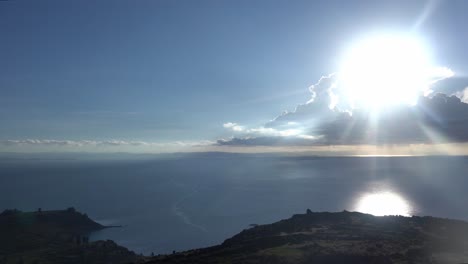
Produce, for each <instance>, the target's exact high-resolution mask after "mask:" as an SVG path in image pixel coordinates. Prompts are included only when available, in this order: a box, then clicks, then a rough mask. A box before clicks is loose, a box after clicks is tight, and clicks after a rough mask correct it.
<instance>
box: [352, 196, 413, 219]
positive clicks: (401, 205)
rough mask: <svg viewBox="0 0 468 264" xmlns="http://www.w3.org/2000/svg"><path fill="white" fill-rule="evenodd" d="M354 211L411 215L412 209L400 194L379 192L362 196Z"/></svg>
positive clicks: (378, 214) (373, 213)
mask: <svg viewBox="0 0 468 264" xmlns="http://www.w3.org/2000/svg"><path fill="white" fill-rule="evenodd" d="M354 211H358V212H361V213H366V214H372V215H376V216H383V215H403V216H410V215H411V212H412V209H411V206H410V204H409V203H408V201H406V200H405V199H404V198H403V197H402V196H400V195H399V194H397V193H393V192H379V193H369V194H365V195H363V196H361V197H360V198H359V199H358V201H357V203H356V206H355V210H354Z"/></svg>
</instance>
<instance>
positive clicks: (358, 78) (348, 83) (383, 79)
mask: <svg viewBox="0 0 468 264" xmlns="http://www.w3.org/2000/svg"><path fill="white" fill-rule="evenodd" d="M430 74H431V62H430V59H429V54H428V52H427V49H426V48H425V46H424V45H423V43H422V42H421V41H420V40H418V39H417V38H415V37H411V36H400V35H383V36H374V37H370V38H366V39H363V40H361V41H358V42H357V43H356V44H355V45H353V46H352V47H351V49H349V51H348V52H347V55H346V56H345V59H344V61H343V63H342V65H341V69H340V73H339V76H340V86H341V87H342V89H344V93H345V95H346V97H347V99H348V100H349V101H350V103H351V104H352V105H354V106H357V107H370V108H376V107H377V108H379V107H382V106H388V105H394V104H415V103H416V102H417V98H418V96H419V95H421V94H423V93H425V92H426V91H427V89H428V85H429V83H430V81H431V80H430V78H431V76H430Z"/></svg>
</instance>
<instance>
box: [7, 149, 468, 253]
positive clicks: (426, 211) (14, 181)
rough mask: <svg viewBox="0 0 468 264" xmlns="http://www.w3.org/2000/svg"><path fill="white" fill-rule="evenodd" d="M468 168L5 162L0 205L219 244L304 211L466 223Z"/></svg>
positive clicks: (235, 158)
mask: <svg viewBox="0 0 468 264" xmlns="http://www.w3.org/2000/svg"><path fill="white" fill-rule="evenodd" d="M467 172H468V157H435V156H434V157H290V156H279V155H263V156H262V155H248V154H245V155H242V154H222V153H209V154H190V155H178V156H177V155H176V156H173V157H163V158H158V157H157V156H155V158H143V159H128V160H126V159H118V160H112V159H108V160H104V159H102V160H100V159H83V160H81V159H70V160H68V159H63V160H54V159H51V160H40V159H39V160H35V159H2V160H1V162H0V209H1V210H4V209H7V208H18V209H20V210H23V211H28V210H36V209H37V208H39V207H41V208H42V209H43V210H49V209H65V208H67V207H70V206H73V207H75V208H76V209H77V210H79V211H81V212H85V213H87V214H88V215H89V216H90V217H91V218H92V219H94V220H96V221H98V222H100V223H102V224H105V225H123V226H124V227H122V228H112V229H105V230H102V231H99V232H96V233H94V234H93V236H92V239H94V240H96V239H112V240H114V241H116V242H117V243H119V244H121V245H123V246H126V247H128V248H129V249H131V250H134V251H135V252H137V253H144V254H150V253H151V252H154V253H155V254H159V253H169V252H172V250H176V251H180V250H186V249H191V248H199V247H205V246H210V245H214V244H217V243H221V242H222V241H223V240H224V239H226V238H228V237H230V236H232V235H234V234H236V233H238V232H240V231H241V230H242V229H245V228H248V227H249V225H250V224H265V223H271V222H275V221H278V220H280V219H284V218H288V217H290V216H291V215H292V214H295V213H304V212H305V211H306V209H307V208H310V209H311V210H312V211H342V210H349V211H354V210H364V211H367V212H374V211H372V210H380V211H375V212H376V213H381V214H387V213H391V214H393V213H395V214H408V215H413V214H414V215H432V216H439V217H448V218H456V219H462V220H468V210H466V205H467V204H468V192H467V191H466V188H467V186H468V173H467ZM382 210H383V211H382Z"/></svg>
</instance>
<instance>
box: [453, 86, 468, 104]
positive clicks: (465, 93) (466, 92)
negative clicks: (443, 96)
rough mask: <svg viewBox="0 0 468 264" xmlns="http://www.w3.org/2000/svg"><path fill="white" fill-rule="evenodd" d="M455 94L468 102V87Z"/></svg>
mask: <svg viewBox="0 0 468 264" xmlns="http://www.w3.org/2000/svg"><path fill="white" fill-rule="evenodd" d="M455 96H457V97H458V98H460V100H461V101H462V102H464V103H466V104H468V87H466V88H465V89H463V90H462V91H459V92H456V93H455Z"/></svg>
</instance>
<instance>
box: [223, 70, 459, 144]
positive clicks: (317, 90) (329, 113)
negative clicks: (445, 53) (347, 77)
mask: <svg viewBox="0 0 468 264" xmlns="http://www.w3.org/2000/svg"><path fill="white" fill-rule="evenodd" d="M446 77H449V75H446ZM443 79H444V78H443V77H438V79H437V80H434V83H435V82H436V81H440V80H443ZM337 83H338V82H337V76H336V74H331V75H328V76H324V77H322V78H320V80H319V81H318V82H317V83H316V84H314V85H312V86H311V87H310V88H309V90H310V92H311V98H310V99H309V100H308V101H307V102H306V103H304V104H300V105H298V106H297V107H296V109H295V110H294V111H291V112H288V111H286V112H283V113H282V114H281V115H279V116H277V117H276V118H274V119H273V120H271V121H269V122H266V123H265V124H263V125H262V126H260V127H256V128H248V127H245V126H242V125H240V124H237V123H226V124H224V128H225V129H228V130H230V131H231V132H232V133H233V136H232V137H231V138H227V139H219V140H218V141H217V142H216V144H217V145H219V146H339V145H393V144H446V143H459V142H468V88H465V89H464V90H462V91H460V92H458V93H456V94H454V95H452V96H448V95H446V94H442V93H435V92H432V93H428V94H421V95H420V97H419V98H418V103H417V104H416V105H408V104H399V105H394V106H392V107H388V108H382V109H380V110H379V111H369V109H364V108H354V107H353V106H352V105H351V104H350V103H349V102H346V101H343V100H340V99H342V98H344V97H345V96H344V95H343V94H342V92H341V91H340V87H339V85H337Z"/></svg>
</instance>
